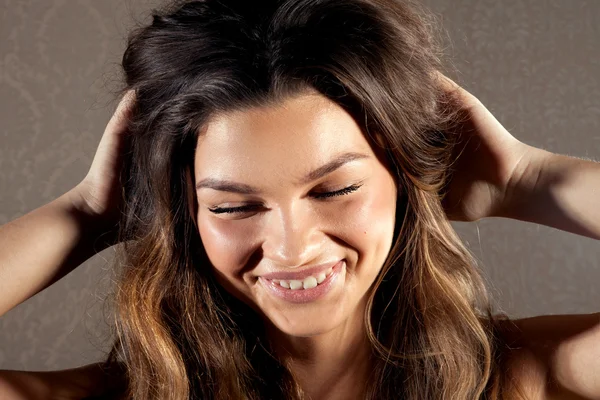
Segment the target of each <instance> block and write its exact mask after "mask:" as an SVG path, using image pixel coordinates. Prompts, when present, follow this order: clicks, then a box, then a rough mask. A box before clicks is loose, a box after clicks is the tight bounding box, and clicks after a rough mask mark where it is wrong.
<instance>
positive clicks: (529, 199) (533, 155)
mask: <svg viewBox="0 0 600 400" xmlns="http://www.w3.org/2000/svg"><path fill="white" fill-rule="evenodd" d="M552 156H554V154H553V153H551V152H549V151H546V150H543V149H540V148H536V147H533V146H527V151H526V152H525V153H524V156H523V157H522V158H521V160H520V161H519V162H518V164H517V165H516V167H515V169H514V171H513V173H512V174H511V177H510V179H509V180H508V182H507V184H506V187H505V188H504V196H503V200H502V202H501V206H500V207H498V209H497V210H496V212H495V215H493V216H495V217H504V218H512V219H519V220H527V219H528V218H527V216H530V215H531V214H532V212H535V210H534V208H535V207H536V205H538V206H539V201H540V199H543V198H544V197H545V193H546V192H547V190H548V187H547V186H548V182H547V179H546V177H545V176H544V171H546V170H547V168H546V165H547V164H548V162H549V160H550V159H551V157H552Z"/></svg>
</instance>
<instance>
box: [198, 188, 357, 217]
mask: <svg viewBox="0 0 600 400" xmlns="http://www.w3.org/2000/svg"><path fill="white" fill-rule="evenodd" d="M361 186H362V185H350V186H348V187H345V188H343V189H340V190H336V191H334V192H324V193H317V194H315V195H313V197H315V198H317V199H325V198H330V197H336V196H344V195H347V194H350V193H352V192H355V191H356V190H358V188H360V187H361ZM259 207H261V206H258V205H251V206H242V207H231V208H222V207H215V208H209V209H208V210H209V211H210V212H212V213H214V214H224V213H225V214H236V213H242V212H248V211H251V210H252V209H255V208H259Z"/></svg>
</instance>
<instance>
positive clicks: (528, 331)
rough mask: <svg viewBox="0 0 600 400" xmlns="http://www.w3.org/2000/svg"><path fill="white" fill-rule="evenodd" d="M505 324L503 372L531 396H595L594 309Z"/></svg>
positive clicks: (598, 395)
mask: <svg viewBox="0 0 600 400" xmlns="http://www.w3.org/2000/svg"><path fill="white" fill-rule="evenodd" d="M512 323H513V324H506V329H505V330H504V332H505V335H506V337H507V338H508V339H509V341H510V342H512V343H513V344H512V346H511V350H510V353H509V356H508V364H507V367H508V371H507V373H509V374H510V375H511V376H512V377H513V379H515V380H517V381H518V382H519V383H520V384H522V386H523V387H524V388H525V389H526V391H527V392H528V393H530V394H531V398H532V399H536V400H538V399H539V400H554V399H564V400H593V399H600V374H599V372H598V371H600V313H593V314H569V315H541V316H536V317H530V318H523V319H517V320H513V321H512Z"/></svg>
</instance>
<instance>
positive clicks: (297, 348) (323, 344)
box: [269, 307, 372, 400]
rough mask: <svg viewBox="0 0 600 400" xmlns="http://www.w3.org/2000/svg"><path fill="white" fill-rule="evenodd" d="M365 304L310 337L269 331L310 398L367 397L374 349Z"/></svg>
mask: <svg viewBox="0 0 600 400" xmlns="http://www.w3.org/2000/svg"><path fill="white" fill-rule="evenodd" d="M363 310H364V307H359V310H358V311H357V312H356V313H355V314H354V316H352V318H350V319H348V320H347V321H346V322H345V323H344V324H342V325H341V326H339V327H337V328H336V329H334V330H332V331H329V332H325V333H323V334H320V335H317V336H311V337H293V336H289V335H285V334H283V333H281V332H280V331H277V330H276V329H275V328H271V329H272V331H271V332H270V333H269V336H270V338H271V342H272V344H273V347H274V350H275V353H276V354H277V355H278V357H279V358H280V359H281V360H282V362H283V363H284V365H286V366H287V367H288V368H289V369H290V370H291V372H292V375H293V376H294V379H296V381H297V382H298V384H299V385H300V387H301V388H302V390H303V391H304V393H305V394H306V395H308V396H307V398H310V399H311V400H319V399H328V400H334V399H335V400H338V399H346V400H347V399H364V398H365V389H366V383H367V380H368V376H369V372H370V370H371V367H372V365H371V348H370V345H369V341H368V338H367V336H366V330H365V327H364V321H363V315H364V312H363Z"/></svg>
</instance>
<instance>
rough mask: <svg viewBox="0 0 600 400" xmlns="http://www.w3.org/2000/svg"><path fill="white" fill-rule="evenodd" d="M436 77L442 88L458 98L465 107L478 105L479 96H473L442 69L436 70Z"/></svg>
mask: <svg viewBox="0 0 600 400" xmlns="http://www.w3.org/2000/svg"><path fill="white" fill-rule="evenodd" d="M435 79H436V80H437V81H438V82H439V84H440V86H441V87H442V89H443V90H444V91H445V92H446V93H448V94H450V95H452V96H453V97H454V98H456V99H457V100H458V101H459V102H460V104H461V105H462V106H463V107H466V108H470V107H473V106H475V105H477V103H478V102H479V99H477V97H475V96H473V95H472V94H471V93H469V92H468V91H467V90H465V89H464V88H463V87H461V86H460V85H459V84H458V83H456V82H454V81H453V80H452V79H450V78H448V77H447V76H446V75H444V74H443V73H441V72H440V71H436V72H435Z"/></svg>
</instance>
